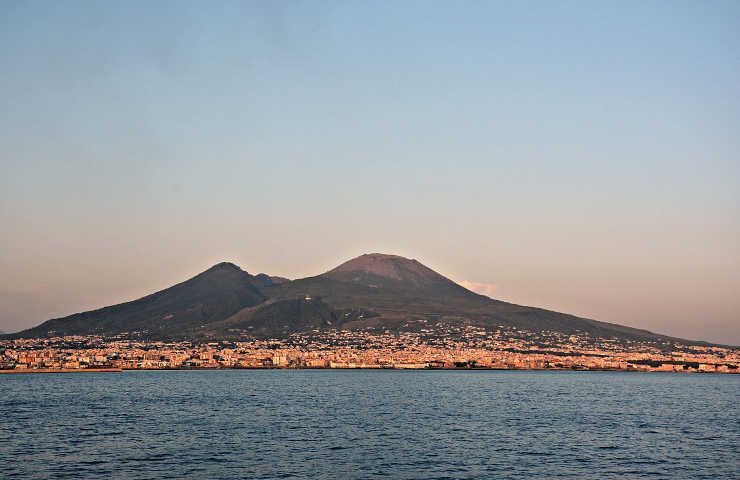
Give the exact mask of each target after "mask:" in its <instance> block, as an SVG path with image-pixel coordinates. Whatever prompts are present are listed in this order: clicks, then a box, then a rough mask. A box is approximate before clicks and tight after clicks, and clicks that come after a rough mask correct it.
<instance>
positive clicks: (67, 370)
mask: <svg viewBox="0 0 740 480" xmlns="http://www.w3.org/2000/svg"><path fill="white" fill-rule="evenodd" d="M122 371H123V369H122V368H13V369H7V370H0V374H18V373H120V372H122Z"/></svg>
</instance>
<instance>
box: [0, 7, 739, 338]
mask: <svg viewBox="0 0 740 480" xmlns="http://www.w3.org/2000/svg"><path fill="white" fill-rule="evenodd" d="M367 252H384V253H394V254H400V255H404V256H407V257H410V258H416V259H418V260H420V261H421V262H422V263H424V264H426V265H428V266H429V267H431V268H434V269H435V270H437V271H439V272H440V273H442V274H444V275H446V276H448V277H450V278H452V279H454V280H456V281H459V282H461V283H463V284H464V285H467V286H468V287H469V288H473V289H476V290H478V291H480V292H482V293H485V294H487V295H491V296H494V297H495V298H498V299H501V300H506V301H511V302H515V303H521V304H526V305H535V306H540V307H545V308H550V309H555V310H558V311H564V312H568V313H572V314H576V315H580V316H584V317H588V318H595V319H598V320H603V321H609V322H616V323H621V324H625V325H630V326H635V327H640V328H646V329H649V330H653V331H656V332H659V333H665V334H670V335H674V336H680V337H685V338H691V339H700V340H709V341H714V342H721V343H732V344H735V345H740V3H739V2H735V1H730V2H726V1H713V2H695V1H689V2H686V1H672V2H667V1H664V2H655V1H626V2H606V1H605V2H550V1H542V2H536V1H535V2H519V1H512V2H503V1H501V2H473V1H471V2H434V1H424V2H411V1H409V2H354V1H337V2H320V1H311V2H308V1H306V2H291V1H283V2H251V3H250V2H234V3H231V2H192V3H188V2H172V3H168V2H164V1H163V2H144V1H141V2H139V1H130V2H73V1H64V2H43V1H39V2H17V1H4V2H0V330H3V331H16V330H19V329H22V328H26V327H30V326H33V325H36V324H38V323H41V322H42V321H44V320H47V319H49V318H52V317H58V316H62V315H66V314H71V313H74V312H78V311H83V310H87V309H91V308H96V307H101V306H104V305H108V304H112V303H118V302H122V301H126V300H130V299H134V298H138V297H141V296H143V295H145V294H147V293H150V292H152V291H155V290H158V289H161V288H165V287H167V286H170V285H171V284H173V283H177V282H179V281H182V280H184V279H186V278H188V277H190V276H193V275H195V274H197V273H198V272H200V271H202V270H204V269H206V268H208V267H209V266H210V265H212V264H214V263H217V262H219V261H233V262H235V263H237V264H238V265H240V266H241V267H242V268H243V269H245V270H246V271H249V272H251V273H258V272H267V273H269V274H273V275H281V276H286V277H290V278H297V277H302V276H307V275H314V274H318V273H321V272H323V271H325V270H328V269H329V268H331V267H333V266H335V265H337V264H339V263H341V262H342V261H345V260H347V259H349V258H351V257H354V256H357V255H359V254H362V253H367Z"/></svg>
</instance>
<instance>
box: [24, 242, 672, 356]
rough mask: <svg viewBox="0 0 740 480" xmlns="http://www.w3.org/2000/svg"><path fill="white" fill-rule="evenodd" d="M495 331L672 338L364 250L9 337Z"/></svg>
mask: <svg viewBox="0 0 740 480" xmlns="http://www.w3.org/2000/svg"><path fill="white" fill-rule="evenodd" d="M465 326H477V327H484V328H486V329H490V330H495V329H498V328H499V327H500V326H506V327H512V328H515V329H523V330H528V331H531V332H540V331H550V332H559V333H561V334H566V335H569V334H573V333H588V334H591V335H593V336H598V337H606V338H614V339H618V340H621V341H626V340H633V339H643V340H660V341H662V340H665V341H670V340H673V339H671V338H670V337H666V336H662V335H657V334H654V333H652V332H649V331H647V330H640V329H635V328H631V327H626V326H622V325H616V324H610V323H604V322H598V321H595V320H589V319H585V318H580V317H576V316H573V315H568V314H565V313H559V312H553V311H549V310H545V309H541V308H535V307H527V306H522V305H515V304H512V303H507V302H502V301H499V300H494V299H492V298H489V297H486V296H484V295H479V294H477V293H474V292H471V291H470V290H467V289H466V288H464V287H462V286H460V285H458V284H456V283H455V282H453V281H452V280H450V279H449V278H446V277H444V276H442V275H440V274H439V273H437V272H435V271H434V270H432V269H430V268H428V267H426V266H424V265H422V264H421V263H419V262H418V261H416V260H411V259H407V258H403V257H399V256H397V255H385V254H378V253H373V254H365V255H361V256H359V257H357V258H354V259H352V260H349V261H347V262H345V263H343V264H341V265H339V266H338V267H336V268H334V269H332V270H329V271H328V272H326V273H323V274H321V275H317V276H314V277H307V278H302V279H298V280H287V279H284V278H280V277H271V276H269V275H266V274H258V275H255V276H253V275H250V274H249V273H247V272H245V271H243V270H241V269H240V268H239V267H237V266H236V265H234V264H231V263H220V264H218V265H215V266H213V267H211V268H210V269H208V270H206V271H205V272H203V273H201V274H200V275H197V276H196V277H193V278H191V279H190V280H187V281H185V282H183V283H180V284H178V285H175V286H173V287H171V288H168V289H166V290H162V291H160V292H157V293H154V294H152V295H149V296H147V297H144V298H141V299H139V300H135V301H133V302H127V303H123V304H120V305H114V306H111V307H105V308H101V309H99V310H94V311H90V312H83V313H78V314H75V315H70V316H68V317H64V318H58V319H53V320H49V321H47V322H45V323H43V324H41V325H39V326H37V327H34V328H31V329H29V330H25V331H23V332H19V333H16V334H13V335H11V337H13V338H19V337H45V336H59V335H90V334H100V335H115V334H121V333H127V334H129V335H133V336H137V337H142V338H149V339H160V338H161V339H165V338H196V339H203V338H209V339H219V338H227V337H228V338H235V337H245V336H246V337H258V338H267V337H284V336H286V335H288V334H290V333H294V332H311V331H314V330H317V329H330V328H331V329H333V328H340V329H370V330H375V331H386V330H389V331H421V330H424V331H426V332H429V331H433V332H439V333H440V334H441V335H444V334H445V333H444V332H448V331H450V329H451V328H452V329H454V328H458V329H459V327H465Z"/></svg>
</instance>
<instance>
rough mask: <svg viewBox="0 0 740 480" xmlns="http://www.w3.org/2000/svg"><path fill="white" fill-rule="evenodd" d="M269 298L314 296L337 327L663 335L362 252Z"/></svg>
mask: <svg viewBox="0 0 740 480" xmlns="http://www.w3.org/2000/svg"><path fill="white" fill-rule="evenodd" d="M264 292H265V293H266V295H268V296H270V297H272V298H293V297H299V296H301V295H312V296H320V297H322V298H323V299H324V300H325V301H326V302H327V303H329V304H330V305H332V306H333V307H334V308H335V309H336V310H337V311H338V312H339V313H340V314H341V315H340V319H341V320H342V321H341V322H340V325H341V327H342V328H349V329H358V328H375V329H390V330H411V331H413V330H420V329H429V328H442V327H443V326H444V325H472V326H479V327H485V328H496V327H498V326H499V325H504V326H509V327H517V328H523V329H526V330H530V331H540V330H553V331H558V332H562V333H565V334H571V333H576V332H587V333H590V334H593V335H598V336H603V337H618V338H623V339H624V338H643V339H655V338H665V337H662V336H660V335H657V334H654V333H652V332H649V331H647V330H640V329H635V328H630V327H625V326H622V325H616V324H610V323H605V322H598V321H594V320H589V319H585V318H580V317H576V316H573V315H568V314H564V313H560V312H553V311H549V310H544V309H541V308H535V307H527V306H522V305H516V304H512V303H507V302H502V301H499V300H494V299H492V298H489V297H486V296H484V295H479V294H477V293H474V292H471V291H470V290H467V289H466V288H464V287H462V286H460V285H458V284H456V283H455V282H453V281H452V280H450V279H448V278H446V277H444V276H442V275H440V274H439V273H437V272H435V271H434V270H432V269H430V268H428V267H426V266H424V265H422V264H421V263H419V262H418V261H416V260H410V259H407V258H403V257H399V256H396V255H384V254H377V253H374V254H365V255H361V256H360V257H357V258H355V259H352V260H350V261H348V262H345V263H343V264H342V265H340V266H338V267H336V268H334V269H332V270H330V271H328V272H326V273H324V274H321V275H318V276H315V277H309V278H304V279H300V280H295V281H293V282H290V283H289V284H284V285H275V286H271V287H267V288H266V289H264Z"/></svg>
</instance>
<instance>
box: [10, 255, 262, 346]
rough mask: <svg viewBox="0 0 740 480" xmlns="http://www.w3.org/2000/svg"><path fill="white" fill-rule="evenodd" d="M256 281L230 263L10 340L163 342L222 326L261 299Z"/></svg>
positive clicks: (65, 318)
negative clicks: (135, 335)
mask: <svg viewBox="0 0 740 480" xmlns="http://www.w3.org/2000/svg"><path fill="white" fill-rule="evenodd" d="M258 284H259V281H257V280H255V277H253V276H252V275H250V274H248V273H247V272H245V271H243V270H241V269H240V268H239V267H237V266H236V265H234V264H232V263H219V264H218V265H214V266H213V267H211V268H209V269H208V270H206V271H205V272H203V273H201V274H199V275H197V276H195V277H193V278H191V279H189V280H187V281H185V282H182V283H179V284H177V285H175V286H173V287H170V288H167V289H165V290H162V291H159V292H157V293H154V294H151V295H148V296H146V297H143V298H140V299H138V300H134V301H132V302H126V303H122V304H119V305H113V306H110V307H105V308H101V309H98V310H92V311H89V312H83V313H77V314H74V315H70V316H68V317H63V318H57V319H53V320H49V321H47V322H44V323H42V324H41V325H39V326H37V327H34V328H31V329H28V330H24V331H22V332H19V333H16V334H14V335H13V336H14V337H19V338H23V337H46V336H57V335H92V334H103V335H114V334H118V333H123V332H142V334H141V335H142V336H143V337H145V338H167V337H171V336H179V335H181V334H182V333H183V332H185V331H188V330H190V329H192V328H195V327H198V326H200V325H202V324H207V323H210V322H213V321H219V320H223V319H225V318H227V317H229V316H231V315H233V314H234V313H236V312H238V311H240V310H241V309H243V308H245V307H249V306H253V305H258V304H260V303H262V302H264V301H265V299H266V297H265V296H264V295H263V294H262V292H261V291H260V290H259V288H258V287H257V286H256V285H258Z"/></svg>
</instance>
